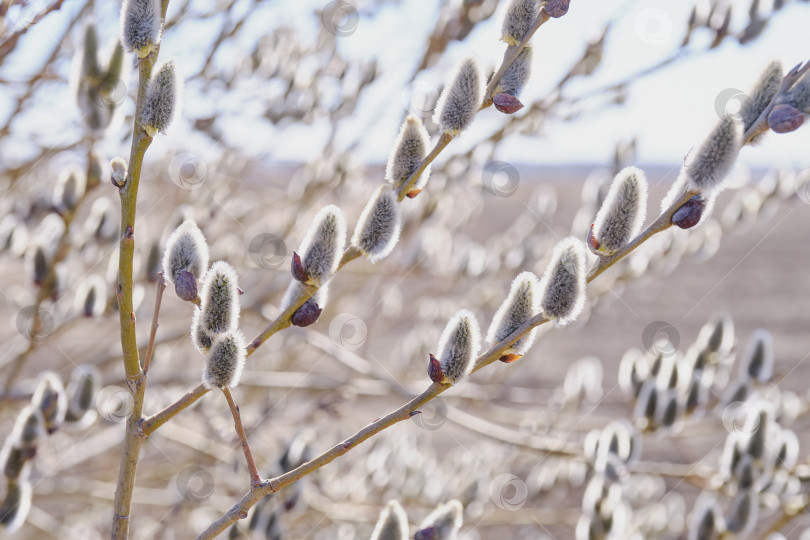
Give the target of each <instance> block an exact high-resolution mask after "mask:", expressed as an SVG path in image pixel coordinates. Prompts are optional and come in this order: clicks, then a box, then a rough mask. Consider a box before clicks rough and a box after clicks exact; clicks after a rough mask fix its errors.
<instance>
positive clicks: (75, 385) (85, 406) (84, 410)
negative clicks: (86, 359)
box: [65, 364, 102, 426]
mask: <svg viewBox="0 0 810 540" xmlns="http://www.w3.org/2000/svg"><path fill="white" fill-rule="evenodd" d="M101 380H102V379H101V372H99V370H98V368H97V367H96V366H93V365H90V364H82V365H80V366H76V367H75V368H74V369H73V372H72V373H71V374H70V382H69V383H68V385H67V395H68V411H67V415H66V416H65V420H67V421H68V422H76V423H79V424H81V425H82V426H83V425H86V424H87V423H89V422H91V421H92V420H94V419H95V417H96V411H95V407H94V404H95V399H96V393H97V392H98V388H99V385H100V384H101Z"/></svg>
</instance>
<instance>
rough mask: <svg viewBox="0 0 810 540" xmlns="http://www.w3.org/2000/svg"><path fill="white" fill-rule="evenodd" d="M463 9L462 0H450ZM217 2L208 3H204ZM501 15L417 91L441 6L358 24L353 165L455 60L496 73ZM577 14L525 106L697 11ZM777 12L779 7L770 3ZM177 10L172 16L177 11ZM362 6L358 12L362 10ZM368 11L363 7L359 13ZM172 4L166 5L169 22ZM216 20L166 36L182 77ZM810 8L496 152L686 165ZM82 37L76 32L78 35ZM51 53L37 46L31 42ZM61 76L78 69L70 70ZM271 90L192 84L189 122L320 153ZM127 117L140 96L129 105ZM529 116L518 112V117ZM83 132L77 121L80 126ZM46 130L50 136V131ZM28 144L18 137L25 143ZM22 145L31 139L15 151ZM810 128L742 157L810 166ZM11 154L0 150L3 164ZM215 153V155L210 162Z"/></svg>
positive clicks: (1, 107) (653, 45)
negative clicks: (587, 59)
mask: <svg viewBox="0 0 810 540" xmlns="http://www.w3.org/2000/svg"><path fill="white" fill-rule="evenodd" d="M453 1H456V2H457V1H459V0H453ZM730 2H731V3H732V4H734V6H735V12H736V17H735V21H734V26H735V27H736V28H737V29H739V28H740V27H741V26H742V25H743V24H744V22H745V13H746V12H747V9H748V4H749V2H748V1H747V0H746V1H738V0H730ZM207 4H213V2H206V1H199V2H197V3H195V5H197V6H200V7H201V9H204V8H202V6H205V5H207ZM499 4H500V5H499V7H498V13H497V14H496V16H495V17H493V18H492V19H490V20H489V21H486V22H484V23H482V24H479V25H478V26H477V27H476V29H475V31H474V32H473V33H472V34H471V35H470V36H469V37H468V39H467V40H466V41H464V42H462V43H453V44H451V46H450V48H449V50H448V52H447V54H446V55H445V57H444V58H443V60H442V61H441V62H440V64H439V65H438V66H436V67H434V68H432V69H431V70H429V71H428V72H426V73H424V74H422V75H421V76H420V77H419V78H418V79H417V81H416V83H414V84H412V85H408V83H407V81H408V78H409V76H410V74H411V72H412V71H413V68H414V66H415V64H416V62H417V61H418V59H419V57H420V55H421V52H422V47H423V44H424V43H425V39H426V37H427V34H428V33H429V32H430V30H431V29H432V28H433V26H434V21H435V19H436V17H437V15H438V2H436V1H435V0H405V1H403V2H400V3H394V4H389V5H386V6H384V7H383V8H381V9H380V10H379V11H378V13H377V15H376V17H375V18H374V19H369V18H365V17H361V19H360V20H359V23H358V25H357V29H356V31H355V32H353V33H351V34H350V35H347V36H343V37H340V38H339V39H338V43H339V47H340V49H341V52H342V53H343V54H345V55H347V56H349V57H353V58H370V57H372V56H373V57H376V58H377V59H378V61H379V63H380V66H381V69H380V75H379V82H378V84H375V85H374V86H373V88H372V89H371V90H370V91H368V92H367V93H366V94H365V95H364V99H363V104H362V108H361V111H360V112H359V114H357V115H355V116H354V117H352V118H351V119H348V120H346V121H344V123H343V124H342V127H341V131H340V135H341V137H340V140H344V141H353V140H355V139H356V138H357V137H360V138H362V140H363V143H362V144H361V145H360V146H359V148H358V153H359V155H358V159H359V160H360V161H362V162H365V163H382V162H384V160H385V158H386V154H387V153H388V149H389V146H390V144H391V142H392V141H393V138H394V137H395V135H396V132H397V129H398V126H399V123H400V122H401V120H402V117H403V115H404V114H405V113H406V112H407V111H408V109H409V107H410V106H411V102H410V98H411V96H412V95H413V94H414V93H416V94H419V93H425V92H427V93H431V92H433V91H434V90H435V89H436V88H438V87H439V86H440V85H441V84H442V81H443V78H444V77H445V76H446V75H447V72H448V71H449V70H451V69H452V66H453V64H455V62H456V61H458V60H459V59H461V58H462V57H463V56H465V55H467V54H468V53H470V52H472V53H474V54H476V55H477V56H478V58H479V59H480V60H481V62H482V64H483V65H485V66H488V67H494V66H495V65H496V64H497V62H499V61H500V58H501V56H502V54H503V47H504V45H503V43H501V42H499V41H498V40H497V38H498V36H499V26H500V19H501V13H502V12H503V9H504V8H505V5H506V2H500V3H499ZM571 4H572V5H571V9H570V11H569V13H568V14H567V15H566V16H565V17H563V18H561V19H559V20H552V21H550V22H549V23H548V24H547V25H545V26H544V27H543V28H541V30H540V31H539V32H538V34H537V35H536V36H535V38H534V39H533V44H534V47H535V55H534V66H533V68H534V69H533V77H532V81H531V82H530V84H529V85H528V88H527V89H526V90H525V92H524V95H523V101H524V102H528V101H530V100H532V99H533V98H535V97H538V96H543V95H545V94H546V93H547V92H548V91H549V90H550V89H551V88H552V86H553V84H554V83H555V82H556V81H558V80H559V78H560V76H561V75H562V74H563V73H564V72H565V70H566V69H567V68H568V67H569V66H570V65H571V64H572V62H573V61H574V60H575V59H576V58H578V57H579V56H580V55H581V54H582V51H583V48H584V45H585V43H586V41H587V40H588V39H589V38H591V37H593V36H594V35H597V34H598V32H599V31H600V29H601V28H602V26H603V25H604V24H605V23H606V22H607V21H608V20H610V19H611V18H613V17H614V16H616V15H620V18H619V19H618V22H617V23H616V24H614V26H613V28H612V29H611V32H610V34H609V37H608V40H607V43H606V49H605V60H604V62H603V64H602V65H601V66H600V68H599V69H598V71H597V72H596V74H595V76H594V77H590V78H588V79H582V80H581V81H575V82H573V83H572V84H570V86H569V88H568V92H569V93H570V94H579V93H580V92H585V91H587V90H588V89H589V88H592V87H593V86H594V85H597V86H601V85H604V84H606V83H610V82H613V81H617V80H621V79H622V78H624V77H625V76H626V75H627V74H630V73H632V72H634V71H636V70H638V69H641V68H643V67H646V66H648V65H651V64H653V63H655V62H657V61H658V60H660V59H662V58H665V57H667V56H669V55H670V54H672V53H673V52H674V51H676V50H677V48H678V45H679V44H680V41H681V39H682V37H683V36H682V32H683V30H684V28H685V21H686V19H687V18H688V15H689V11H690V9H691V6H692V5H693V2H691V1H680V0H626V1H624V2H618V3H617V2H605V1H604V0H572V3H571ZM761 4H762V6H761V7H762V9H763V10H765V11H769V9H770V2H769V0H764V1H763V2H761ZM173 5H174V3H173V4H170V6H173ZM248 5H249V3H248V2H247V1H243V0H238V1H237V4H236V10H235V13H236V14H238V13H239V12H240V10H243V9H247V6H248ZM324 5H326V2H324V1H322V0H307V1H297V0H295V1H294V0H285V1H269V2H264V3H262V4H261V5H260V7H259V9H257V10H256V12H255V15H254V16H252V17H250V19H249V21H248V23H247V24H246V25H245V27H244V29H243V32H242V33H241V34H240V37H239V39H238V40H237V41H236V42H235V43H233V44H231V45H229V46H227V47H224V48H223V49H222V50H221V51H220V52H219V53H218V55H217V57H216V62H217V64H218V65H220V66H225V67H229V66H231V67H232V68H233V69H235V68H236V66H238V63H239V62H240V61H242V60H243V59H244V58H245V57H246V56H247V55H248V53H249V51H250V50H251V49H252V48H253V44H254V43H255V39H256V38H257V36H260V35H262V34H263V33H265V32H267V30H268V28H270V27H272V26H275V25H278V24H290V25H294V26H296V27H298V28H300V29H301V31H302V35H303V36H307V35H308V34H310V35H312V36H313V37H314V35H315V34H314V29H315V25H318V24H320V21H319V19H318V18H316V17H315V16H313V11H314V10H315V9H318V8H320V7H322V6H324ZM78 7H79V4H78V2H72V1H70V0H67V1H66V2H65V5H64V6H63V8H62V10H61V13H60V14H59V17H57V16H49V17H48V18H47V19H46V20H45V21H43V22H42V23H40V25H38V27H37V28H36V30H37V32H31V36H30V37H28V38H26V41H23V45H25V46H26V49H25V51H26V52H25V55H20V54H17V55H13V56H12V57H11V58H9V59H7V61H6V63H5V64H4V66H3V68H2V70H0V75H2V76H3V77H7V78H9V79H15V78H18V77H19V76H20V74H22V73H24V72H25V70H26V68H27V67H29V68H30V66H31V65H36V64H37V62H38V61H39V59H38V55H41V54H43V52H42V51H43V50H45V46H48V47H50V44H49V43H48V41H47V40H48V37H49V36H54V35H57V34H58V32H57V31H58V28H59V26H60V25H64V24H65V22H66V20H67V15H68V14H70V13H72V12H75V9H76V8H78ZM361 7H362V6H361ZM117 10H118V5H117V3H113V2H109V3H107V2H104V3H101V4H100V5H98V6H97V8H96V12H97V13H96V16H97V17H98V18H99V20H105V19H106V20H111V21H115V18H116V16H117ZM361 11H362V9H361ZM171 14H172V8H171V7H170V15H171ZM218 23H219V21H218V20H216V19H212V20H209V21H206V22H202V23H195V24H194V25H187V26H185V27H184V28H183V31H182V32H174V33H172V32H170V33H169V34H168V35H167V36H166V39H165V41H164V44H163V47H162V50H161V56H176V57H177V59H178V64H179V65H180V67H181V70H182V71H183V72H184V73H185V74H186V75H188V74H191V73H194V72H196V70H197V69H198V67H199V63H200V62H201V60H202V58H203V55H204V49H203V48H202V47H200V40H199V39H197V37H198V36H206V35H207V36H212V35H215V34H213V32H212V31H213V30H214V27H215V26H216V25H217V24H218ZM808 23H810V4H808V3H805V2H799V1H797V0H793V1H791V2H788V4H787V6H786V7H785V8H784V12H783V13H780V14H778V15H777V16H776V17H775V18H774V19H773V20H772V21H771V23H770V24H769V26H768V27H767V28H766V30H765V32H764V34H763V35H762V36H761V37H760V38H759V39H758V40H756V41H755V42H753V43H752V44H750V45H747V46H745V47H741V46H739V45H738V44H737V43H736V40H734V39H731V38H729V39H727V40H726V42H725V43H724V44H723V45H722V46H721V47H720V48H718V49H716V50H714V51H711V52H709V53H708V54H703V55H700V56H699V57H694V58H689V59H686V60H684V61H682V62H680V63H678V64H676V65H675V66H673V67H670V68H669V69H667V70H665V71H663V72H659V73H657V74H655V75H652V76H650V77H647V78H645V79H643V80H641V81H638V82H636V83H634V84H633V85H632V86H631V87H630V90H629V94H628V101H627V103H626V104H625V105H624V106H623V107H619V108H615V107H611V108H606V109H603V110H597V111H594V112H593V113H592V114H589V115H587V116H585V117H582V118H580V119H578V120H576V121H575V122H572V123H558V122H552V123H550V124H547V125H546V127H545V129H544V131H543V133H541V134H538V136H531V137H524V136H521V137H515V138H514V139H513V140H511V141H509V144H508V145H503V146H502V147H501V149H500V150H499V154H498V156H497V158H498V159H503V160H507V161H511V162H529V163H555V164H557V163H604V162H605V161H607V160H608V159H609V158H610V156H611V155H612V152H613V148H614V145H615V143H616V141H618V140H626V139H629V138H631V137H633V136H637V137H638V139H639V145H638V150H639V162H640V163H664V164H675V163H678V162H679V161H680V160H681V159H682V158H683V155H684V154H685V153H686V152H687V151H688V150H689V148H690V147H691V146H693V145H695V144H698V143H699V142H700V141H701V139H702V137H703V136H704V135H705V134H706V133H707V132H708V130H709V129H711V126H712V124H713V123H714V122H715V121H716V120H717V114H716V105H715V101H716V99H717V97H718V95H720V94H721V93H723V92H729V90H728V89H739V90H741V91H743V92H744V91H746V90H747V89H748V87H749V86H750V84H751V83H752V82H753V80H754V79H755V78H756V77H757V75H758V74H759V72H760V71H761V69H762V68H763V67H764V66H765V65H766V64H767V63H768V62H769V61H770V60H771V59H772V58H781V59H782V60H783V61H784V62H785V64H786V65H793V64H796V63H798V62H800V61H802V60H804V59H806V58H810V32H808V31H807V29H808V28H810V24H808ZM100 30H101V32H102V35H103V36H102V37H103V39H102V43H104V42H105V41H106V42H111V41H112V40H113V39H114V38H115V35H116V34H117V22H116V24H115V26H113V25H103V24H102V25H101V28H100ZM79 31H80V29H79V28H76V29H75V32H76V36H78V33H79ZM33 40H37V42H38V43H41V44H42V45H41V46H40V47H36V46H35V45H32V43H31V41H33ZM710 40H711V36H710V35H709V33H708V32H707V31H705V30H704V31H702V32H699V33H697V34H695V36H694V43H693V44H692V45H691V46H692V47H698V48H700V47H699V46H700V45H701V44H706V43H707V42H708V41H710ZM62 69H63V70H67V69H69V67H66V66H63V67H62ZM7 91H8V89H5V90H4V89H2V88H1V87H0V116H4V115H5V114H7V111H8V107H9V103H10V102H9V100H8V99H6V97H7V95H8V94H7ZM266 91H267V89H266V87H263V86H262V85H258V84H254V85H253V86H250V85H246V86H245V87H243V88H240V90H239V91H238V92H234V93H228V91H225V90H224V89H223V90H221V91H220V90H218V89H216V88H211V87H208V88H206V89H205V92H204V93H203V92H201V91H200V87H199V86H196V85H194V84H190V85H189V86H188V87H187V92H186V100H185V107H186V108H185V112H186V117H191V116H196V115H200V116H204V115H206V113H209V112H210V109H211V108H212V107H217V108H219V109H220V110H222V111H223V113H222V114H220V118H221V123H222V124H221V125H222V127H223V128H224V131H225V133H226V136H227V138H228V139H229V141H230V142H232V143H234V144H238V145H239V146H241V147H243V148H244V149H245V151H246V152H247V153H249V154H254V155H266V156H267V157H268V158H269V159H271V160H274V161H298V160H311V159H312V158H313V157H314V156H316V155H317V154H318V152H319V148H320V144H321V141H322V140H323V139H324V138H325V135H326V129H325V126H324V125H318V124H317V123H316V124H315V125H303V126H284V127H283V128H278V127H274V126H271V125H269V123H267V122H265V121H263V120H262V119H261V118H260V116H261V113H262V112H263V111H262V110H260V109H259V108H258V107H257V106H256V105H257V101H258V100H254V99H252V97H256V96H259V95H262V93H263V92H266ZM68 105H72V98H71V95H70V91H69V89H67V88H60V89H55V90H54V99H53V100H49V102H48V103H46V104H43V105H41V110H40V111H39V113H38V114H36V115H34V116H33V118H31V119H29V120H27V121H26V123H25V127H24V128H22V129H24V130H25V131H31V132H36V131H38V130H39V131H41V130H42V129H43V128H44V127H46V126H53V125H54V121H55V120H54V119H55V118H56V119H60V118H63V117H67V118H68V119H69V115H70V114H71V112H70V111H71V109H70V108H66V106H68ZM126 106H127V107H131V100H128V103H127V105H126ZM518 114H521V113H518ZM501 119H502V118H501V116H500V115H499V113H497V112H496V111H494V110H487V111H485V112H484V113H483V114H481V115H480V116H479V117H478V118H477V119H476V121H475V123H474V125H473V126H472V128H471V129H470V130H469V132H467V133H465V134H463V135H462V136H461V137H460V139H459V140H458V141H457V142H456V143H454V146H453V147H452V148H451V149H450V150H449V152H450V153H453V151H463V150H466V149H467V148H469V146H470V145H474V144H477V143H478V142H479V141H480V140H481V139H482V138H483V137H485V136H486V134H487V133H488V132H489V131H491V130H492V129H494V127H495V126H496V125H497V123H498V122H500V121H501ZM69 124H70V122H66V126H65V127H61V126H60V127H59V128H58V129H53V130H50V134H46V135H45V140H49V141H58V140H62V139H64V138H67V137H69V136H71V135H72V134H75V133H77V132H76V131H71V128H70V126H69ZM75 129H76V124H75V121H74V122H73V130H75ZM46 131H48V130H46ZM24 138H25V137H23V139H24ZM14 144H20V145H22V144H23V143H22V142H19V143H14ZM108 147H109V151H110V152H117V151H119V148H120V146H119V142H118V141H109V142H108ZM210 148H211V145H210V143H209V142H206V140H205V138H204V137H202V136H200V135H199V134H196V133H194V132H193V131H192V130H191V129H190V128H189V127H188V126H178V127H177V128H176V129H174V130H173V131H172V132H171V133H170V135H169V137H167V139H166V140H165V143H164V144H161V145H154V148H153V151H150V153H151V154H152V155H153V157H154V158H157V157H159V154H160V153H161V152H170V153H174V152H177V151H180V150H190V151H193V152H197V153H199V154H200V155H206V153H205V152H206V151H207V149H210ZM809 149H810V129H807V128H805V129H803V130H800V131H799V132H797V133H793V134H789V135H771V136H769V137H768V138H767V140H766V141H765V142H764V143H763V144H761V145H760V146H759V147H757V148H753V149H746V150H745V151H744V152H743V155H742V157H741V160H742V161H743V162H744V163H750V164H756V165H775V166H790V167H796V166H810V152H808V150H809ZM14 150H15V147H14V145H12V146H11V147H8V146H7V148H6V150H5V151H3V152H2V154H3V156H5V157H8V156H9V154H10V153H13V152H14ZM209 155H210V154H209Z"/></svg>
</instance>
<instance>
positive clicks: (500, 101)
mask: <svg viewBox="0 0 810 540" xmlns="http://www.w3.org/2000/svg"><path fill="white" fill-rule="evenodd" d="M492 104H493V105H495V108H496V109H498V110H499V111H501V112H502V113H504V114H512V113H516V112H518V111H519V110H520V109H522V108H523V103H521V102H520V100H519V99H518V98H516V97H515V96H513V95H511V94H506V93H504V92H501V93H500V94H495V95H494V96H493V98H492Z"/></svg>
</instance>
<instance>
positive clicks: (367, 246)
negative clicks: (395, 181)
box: [352, 184, 402, 262]
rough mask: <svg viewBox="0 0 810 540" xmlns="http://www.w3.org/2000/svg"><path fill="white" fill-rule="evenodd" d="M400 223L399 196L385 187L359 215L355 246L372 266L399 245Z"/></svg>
mask: <svg viewBox="0 0 810 540" xmlns="http://www.w3.org/2000/svg"><path fill="white" fill-rule="evenodd" d="M401 222H402V218H401V216H400V213H399V203H398V202H397V196H396V194H395V193H394V190H393V189H392V188H391V186H389V185H387V184H383V185H382V186H380V188H379V189H378V190H377V192H376V193H374V195H372V196H371V199H369V201H368V203H367V204H366V207H365V208H364V209H363V213H362V214H360V219H358V220H357V227H356V228H355V229H354V235H353V236H352V245H353V246H354V247H356V248H357V249H359V250H360V251H362V252H363V253H364V254H365V255H366V256H367V257H368V258H369V260H370V261H371V262H377V261H379V260H380V259H383V258H385V257H387V256H388V255H389V254H390V253H391V251H393V249H394V246H396V245H397V241H399V232H400V228H401V224H402V223H401Z"/></svg>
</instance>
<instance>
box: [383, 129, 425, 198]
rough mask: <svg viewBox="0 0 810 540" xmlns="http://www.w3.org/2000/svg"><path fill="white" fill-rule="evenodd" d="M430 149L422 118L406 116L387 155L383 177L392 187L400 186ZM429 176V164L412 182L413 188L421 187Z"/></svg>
mask: <svg viewBox="0 0 810 540" xmlns="http://www.w3.org/2000/svg"><path fill="white" fill-rule="evenodd" d="M429 149H430V135H428V132H427V129H425V125H424V124H423V123H422V119H421V118H419V117H418V116H414V115H411V116H408V117H407V118H406V119H405V122H403V123H402V127H401V128H400V129H399V135H398V136H397V140H396V141H394V147H393V148H392V149H391V155H390V156H388V165H387V166H386V167H385V179H386V180H388V181H389V182H391V183H392V184H393V185H394V187H396V188H398V187H400V186H401V185H402V184H403V183H404V182H405V181H406V180H407V179H408V178H410V177H411V175H412V174H413V173H414V171H416V169H417V168H418V167H419V164H420V163H422V160H424V159H425V156H427V154H428V151H429ZM429 178H430V165H428V166H427V168H426V169H425V170H424V171H423V172H422V174H421V175H420V176H419V178H417V179H416V182H415V183H414V186H413V187H414V189H422V188H424V187H425V185H426V184H427V182H428V179H429Z"/></svg>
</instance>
